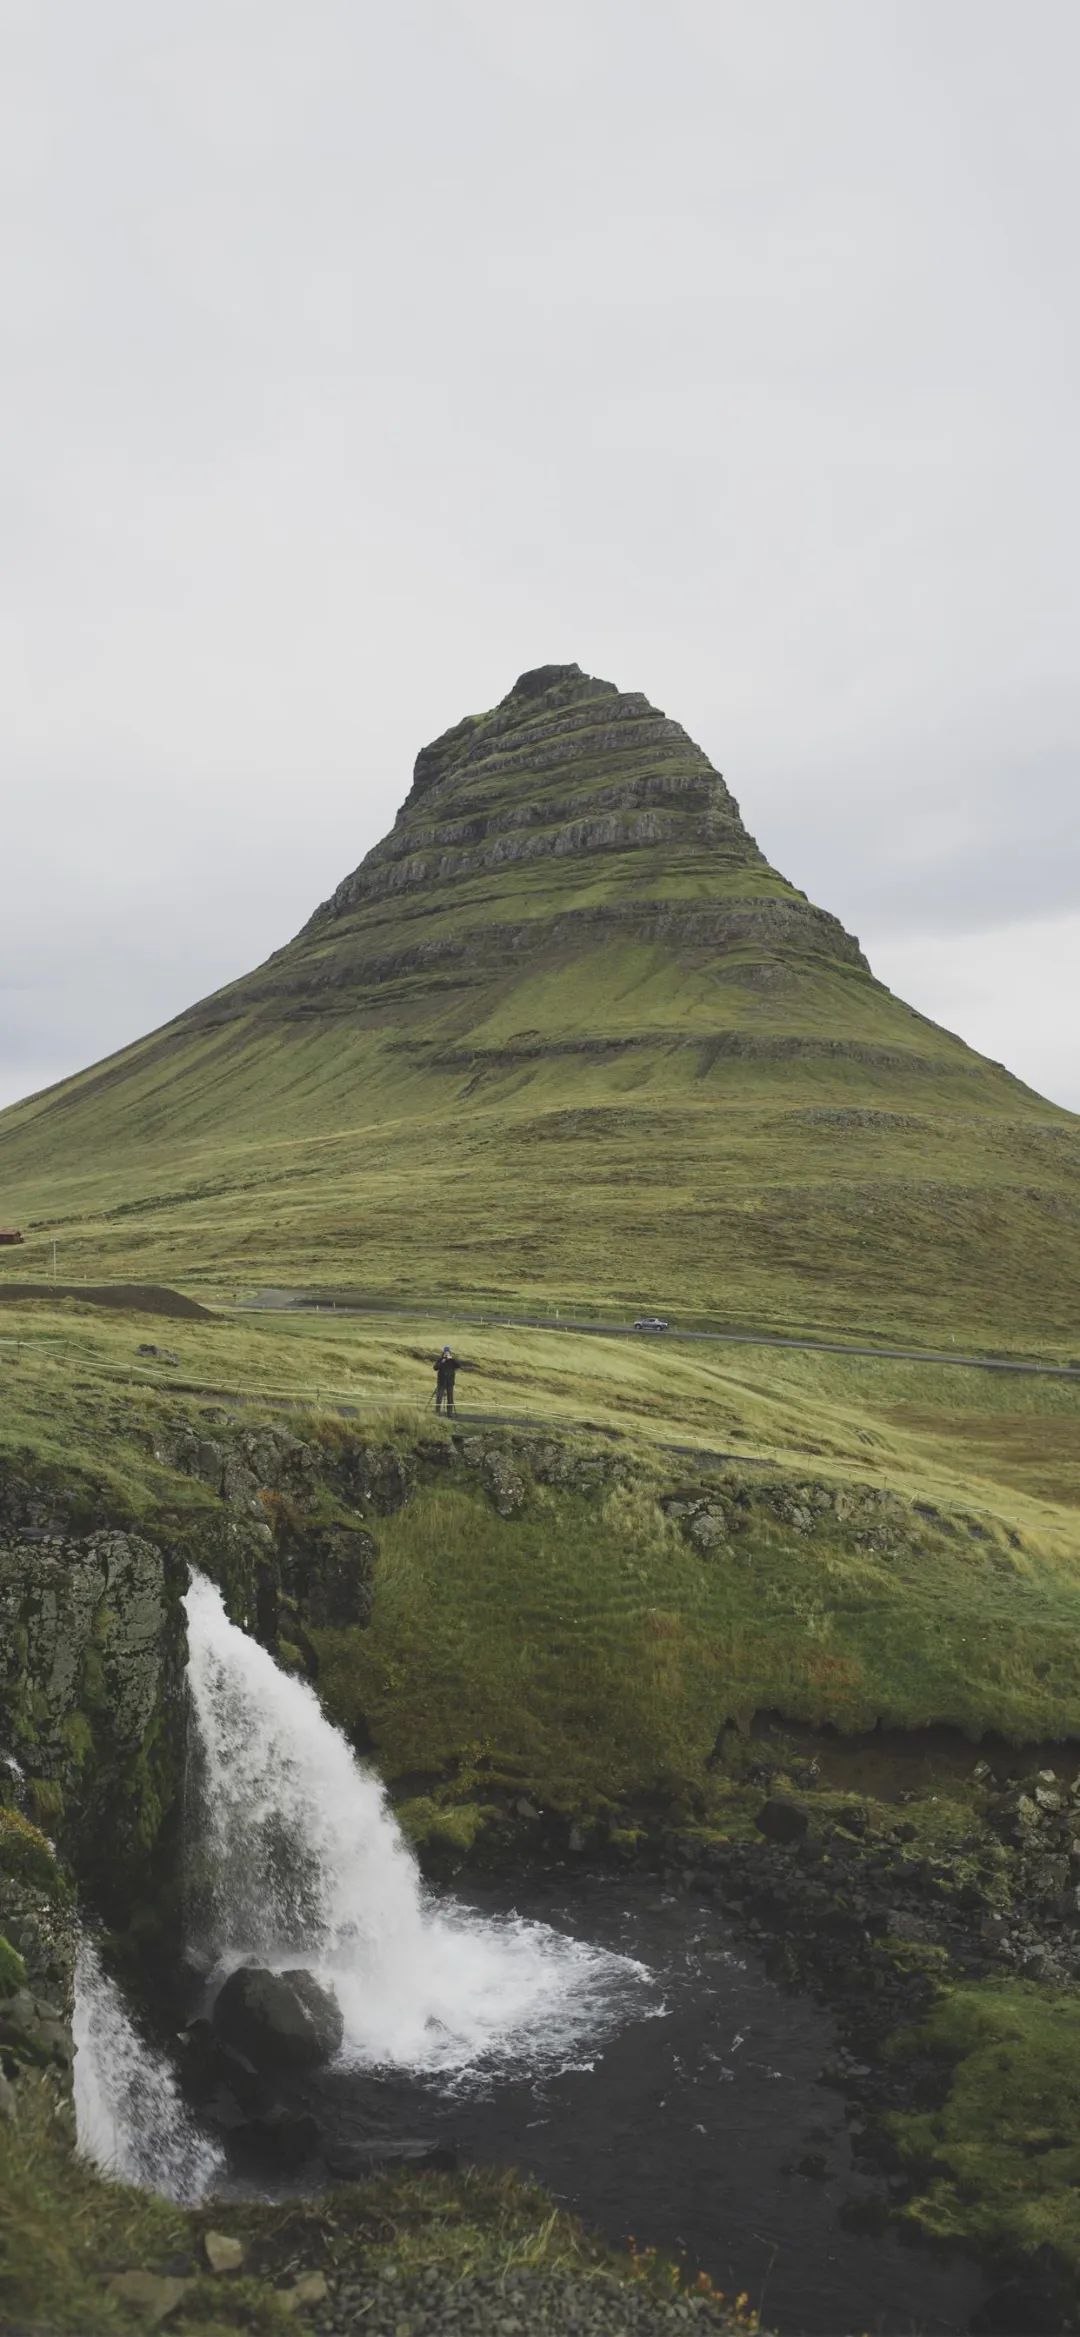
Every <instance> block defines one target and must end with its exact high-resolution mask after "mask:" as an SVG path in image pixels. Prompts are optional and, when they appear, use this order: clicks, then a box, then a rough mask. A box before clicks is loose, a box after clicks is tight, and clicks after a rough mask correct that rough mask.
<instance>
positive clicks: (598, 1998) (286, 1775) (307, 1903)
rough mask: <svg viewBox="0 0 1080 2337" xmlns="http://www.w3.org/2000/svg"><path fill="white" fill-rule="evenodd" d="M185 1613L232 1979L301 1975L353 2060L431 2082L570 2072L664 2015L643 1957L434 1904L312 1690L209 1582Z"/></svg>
mask: <svg viewBox="0 0 1080 2337" xmlns="http://www.w3.org/2000/svg"><path fill="white" fill-rule="evenodd" d="M185 1607H186V1611H187V1619H188V1682H189V1687H190V1692H191V1703H192V1710H193V1714H194V1730H195V1744H194V1746H193V1764H192V1768H193V1790H192V1801H193V1807H192V1809H191V1812H190V1825H189V1833H190V1836H191V1858H192V1866H193V1903H194V1913H195V1922H196V1926H197V1928H198V1930H199V1931H200V1932H201V1934H202V1936H201V1939H200V1940H199V1943H198V1944H199V1945H200V1946H201V1947H202V1948H203V1950H204V1952H205V1953H207V1954H208V1955H209V1956H210V1958H211V1960H212V1962H213V1964H214V1966H215V1970H216V1975H217V1976H218V1977H221V1976H223V1975H224V1974H226V1973H227V1972H229V1971H231V1970H232V1969H233V1968H234V1967H235V1966H236V1965H237V1964H240V1963H245V1962H256V1963H260V1964H268V1965H270V1966H271V1967H276V1968H279V1969H280V1968H284V1967H287V1966H288V1965H290V1964H293V1965H295V1964H298V1963H303V1964H304V1965H306V1966H307V1967H308V1968H309V1969H311V1970H312V1971H314V1972H316V1973H317V1974H318V1976H319V1978H320V1979H322V1980H324V1981H325V1982H326V1983H327V1984H328V1985H329V1986H330V1987H332V1988H333V1990H334V1992H335V1994H336V1996H337V1998H338V2002H339V2004H340V2006H341V2010H342V2013H343V2016H344V2020H345V2044H344V2047H343V2054H344V2057H345V2059H346V2060H347V2061H350V2062H352V2063H354V2064H367V2065H369V2066H372V2065H382V2066H388V2065H389V2066H395V2067H398V2068H403V2069H412V2070H416V2071H432V2072H435V2071H440V2072H453V2071H464V2070H466V2069H469V2068H477V2067H479V2066H483V2067H485V2068H490V2066H491V2064H492V2062H493V2061H501V2062H504V2063H505V2062H506V2061H517V2062H528V2063H529V2064H532V2065H535V2064H536V2063H537V2062H547V2063H551V2062H552V2061H555V2062H562V2063H565V2062H566V2061H567V2060H568V2059H570V2058H572V2057H574V2056H575V2054H577V2053H579V2052H580V2050H581V2048H582V2047H583V2045H584V2044H585V2042H586V2040H590V2039H593V2038H595V2037H597V2036H598V2035H599V2034H600V2033H602V2032H603V2031H605V2030H609V2029H610V2028H611V2027H612V2026H613V2025H614V2024H615V2023H616V2022H618V2021H621V2020H622V2019H623V2018H625V2016H626V2014H627V2012H628V2011H631V2010H633V2011H635V2012H636V2013H637V2014H638V2015H639V2017H640V2016H641V2015H642V2014H643V2013H646V2012H652V2011H655V2010H658V2009H659V2007H658V2005H657V2003H656V2001H655V1998H654V1995H653V1991H652V1987H651V1983H650V1979H649V1975H648V1973H647V1972H646V1971H645V1970H644V1969H643V1967H642V1966H641V1965H639V1964H635V1963H633V1962H631V1961H630V1960H629V1959H628V1958H625V1957H622V1956H616V1955H612V1954H610V1953H608V1952H606V1951H604V1950H601V1949H599V1948H594V1947H590V1946H588V1945H586V1944H584V1943H582V1942H580V1941H577V1940H573V1939H569V1938H567V1937H566V1936H565V1935H564V1934H562V1933H559V1932H556V1931H554V1930H551V1929H549V1928H548V1927H547V1926H545V1925H543V1924H536V1923H525V1922H522V1921H520V1920H518V1919H516V1918H511V1919H509V1920H505V1921H489V1920H486V1919H484V1918H482V1917H480V1916H479V1915H477V1914H475V1913H473V1912H470V1911H469V1910H468V1909H466V1908H464V1907H460V1906H458V1905H456V1904H455V1903H454V1902H452V1901H444V1902H442V1903H438V1902H435V1901H434V1900H432V1899H431V1898H430V1897H429V1896H428V1894H427V1893H426V1892H425V1890H424V1888H423V1886H422V1884H421V1880H420V1875H419V1870H418V1868H417V1865H416V1861H415V1859H414V1857H413V1855H412V1853H411V1851H410V1850H409V1849H408V1847H407V1845H406V1843H405V1841H404V1840H403V1838H402V1835H401V1832H400V1830H399V1828H398V1826H397V1824H396V1822H395V1820H394V1817H393V1815H392V1813H391V1811H390V1809H389V1807H388V1805H387V1801H386V1796H385V1793H384V1791H383V1787H382V1785H381V1783H380V1781H379V1779H378V1778H377V1777H376V1776H375V1775H373V1773H372V1771H371V1770H370V1769H367V1768H365V1767H364V1766H363V1764H362V1763H361V1762H359V1761H358V1760H357V1759H356V1757H355V1755H354V1754H353V1753H352V1751H351V1750H350V1748H349V1746H348V1745H347V1744H346V1742H345V1739H344V1737H343V1736H342V1735H341V1734H340V1732H339V1731H338V1730H337V1729H335V1728H333V1727H332V1726H331V1724H330V1722H329V1721H328V1720H327V1718H326V1716H325V1714H324V1713H323V1711H322V1709H321V1707H320V1705H319V1701H318V1698H317V1696H316V1695H315V1692H314V1690H313V1689H312V1688H311V1687H310V1686H309V1685H308V1683H307V1682H306V1681H304V1680H300V1679H297V1678H296V1677H295V1676H294V1675H292V1674H290V1673H287V1672H282V1671H279V1669H278V1667H277V1665H276V1664H275V1662H274V1661H273V1658H272V1657H271V1656H270V1655H268V1654H267V1652H266V1650H265V1648H263V1647H260V1646H259V1645H258V1643H257V1642H256V1641H255V1640H253V1639H250V1638H248V1636H247V1634H246V1633H245V1632H243V1631H240V1630H238V1629H237V1627H236V1625H235V1624H233V1623H230V1622H229V1619H228V1617H227V1615H226V1613H225V1608H224V1605H223V1603H222V1599H221V1594H220V1592H219V1591H218V1590H217V1589H216V1588H215V1586H214V1584H213V1583H211V1582H208V1581H207V1580H206V1579H205V1577H203V1576H201V1575H198V1574H196V1575H194V1576H193V1578H192V1583H191V1588H190V1590H189V1592H188V1594H187V1598H186V1600H185Z"/></svg>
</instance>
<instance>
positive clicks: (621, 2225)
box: [307, 1874, 985, 2337]
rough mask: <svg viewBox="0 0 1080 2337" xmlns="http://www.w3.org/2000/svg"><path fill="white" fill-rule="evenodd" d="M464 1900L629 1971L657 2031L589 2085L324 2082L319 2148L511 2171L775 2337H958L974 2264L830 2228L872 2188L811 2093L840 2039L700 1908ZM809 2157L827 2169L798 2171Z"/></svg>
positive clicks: (536, 1891)
mask: <svg viewBox="0 0 1080 2337" xmlns="http://www.w3.org/2000/svg"><path fill="white" fill-rule="evenodd" d="M469 1903H470V1904H471V1905H474V1906H476V1907H477V1908H479V1909H480V1910H481V1911H482V1912H484V1913H485V1914H506V1913H508V1912H510V1911H512V1910H516V1911H517V1912H518V1913H520V1914H521V1915H523V1916H526V1917H530V1918H534V1919H536V1920H540V1921H543V1922H545V1923H548V1924H551V1925H552V1926H554V1927H555V1928H556V1929H560V1930H565V1931H567V1932H569V1933H571V1934H573V1935H574V1936H575V1937H576V1938H579V1939H588V1940H592V1941H595V1942H596V1943H597V1944H599V1945H602V1946H605V1947H609V1948H613V1949H617V1950H619V1951H621V1952H622V1953H624V1954H627V1955H630V1956H633V1957H635V1958H637V1959H638V1960H639V1961H641V1962H643V1963H645V1964H646V1965H648V1966H649V1968H650V1969H651V1971H652V1972H653V1973H654V1974H655V1975H656V1976H657V1978H658V1980H659V1982H660V1984H661V2000H662V2003H663V2006H664V2010H663V2012H662V2013H661V2014H660V2015H659V2016H658V2017H653V2018H648V2019H646V2018H632V2019H631V2020H629V2021H628V2022H627V2024H626V2025H625V2026H623V2027H622V2028H621V2030H619V2031H618V2032H617V2033H616V2034H614V2035H612V2036H610V2037H608V2038H607V2039H606V2040H604V2041H603V2042H602V2043H601V2044H599V2045H598V2046H597V2047H596V2048H595V2049H591V2050H590V2051H589V2053H588V2056H587V2057H588V2060H589V2062H590V2065H589V2066H576V2067H568V2068H564V2069H561V2070H559V2069H551V2068H549V2069H546V2070H543V2071H541V2072H538V2073H537V2072H533V2073H530V2072H529V2071H528V2070H527V2069H524V2068H521V2067H519V2068H517V2069H514V2068H510V2069H504V2070H502V2071H494V2072H490V2073H488V2074H487V2075H486V2076H485V2074H484V2073H483V2072H477V2071H473V2072H472V2073H470V2075H469V2077H468V2078H467V2079H465V2080H462V2079H460V2078H459V2079H456V2080H446V2079H442V2080H438V2079H430V2080H428V2079H417V2078H402V2077H400V2076H397V2075H394V2074H392V2073H390V2074H384V2073H382V2072H365V2073H357V2072H354V2073H352V2074H348V2073H338V2072H334V2071H328V2072H327V2073H325V2075H323V2076H322V2077H321V2078H320V2079H319V2080H318V2081H312V2082H311V2086H310V2090H309V2092H308V2095H307V2099H308V2101H309V2103H310V2106H311V2107H312V2108H313V2109H315V2110H316V2112H317V2114H318V2117H319V2119H320V2122H321V2123H322V2125H323V2128H324V2131H325V2133H326V2135H327V2137H328V2141H329V2144H330V2147H331V2148H333V2147H334V2146H348V2145H349V2144H357V2143H370V2142H371V2141H372V2140H373V2139H385V2138H394V2137H398V2138H405V2137H416V2136H423V2137H430V2138H433V2139H438V2140H441V2141H446V2142H452V2143H453V2144H455V2145H456V2147H457V2149H458V2151H459V2152H460V2155H461V2157H462V2159H464V2160H470V2161H474V2162H476V2163H478V2164H481V2165H483V2164H487V2165H492V2164H494V2165H511V2166H516V2167H518V2168H520V2169H522V2170H523V2171H524V2172H527V2173H529V2174H531V2175H533V2176H535V2177H537V2178H538V2179H539V2181H540V2182H542V2183H543V2184H544V2186H545V2187H546V2188H547V2189H548V2190H549V2191H550V2192H551V2193H552V2194H553V2196H554V2197H555V2198H556V2199H557V2200H558V2201H559V2202H560V2203H561V2204H563V2205H564V2206H566V2207H568V2208H570V2209H572V2210H574V2211H575V2212H577V2213H578V2214H580V2215H582V2216H583V2217H584V2218H585V2219H586V2221H587V2222H589V2223H590V2224H592V2225H593V2226H595V2227H596V2228H598V2229H599V2230H600V2231H601V2232H603V2233H604V2234H605V2235H606V2236H607V2238H608V2239H610V2240H611V2241H614V2242H615V2243H617V2244H622V2243H625V2241H626V2240H627V2239H628V2238H629V2237H630V2236H631V2235H633V2237H634V2238H635V2240H636V2242H637V2244H638V2245H639V2246H640V2247H646V2246H657V2247H659V2248H661V2249H664V2250H672V2251H675V2252H677V2253H678V2254H679V2255H680V2256H683V2257H684V2258H685V2260H686V2264H687V2266H688V2268H689V2269H690V2271H691V2272H696V2271H698V2270H703V2271H705V2272H707V2273H708V2274H709V2275H710V2276H711V2278H712V2280H713V2281H714V2283H715V2284H716V2286H717V2287H718V2288H720V2289H722V2290H724V2291H725V2292H726V2293H727V2294H728V2295H729V2296H732V2295H736V2294H738V2293H739V2292H740V2291H742V2290H746V2291H747V2292H748V2294H749V2297H750V2300H751V2302H752V2303H753V2304H754V2305H756V2306H757V2307H758V2309H759V2311H760V2312H761V2314H762V2317H763V2320H764V2321H765V2323H766V2326H768V2327H771V2328H774V2329H777V2330H779V2331H780V2332H782V2337H797V2333H800V2332H803V2333H806V2337H841V2333H844V2337H848V2333H851V2337H858V2333H859V2332H867V2333H872V2337H915V2333H918V2337H951V2333H953V2332H956V2333H962V2332H965V2331H966V2330H967V2327H968V2321H969V2317H970V2315H971V2313H972V2312H973V2310H974V2309H975V2308H976V2306H977V2305H978V2304H979V2302H980V2300H981V2298H982V2297H983V2295H984V2294H985V2283H984V2281H983V2279H982V2276H981V2275H980V2273H979V2271H978V2270H977V2268H976V2267H975V2266H974V2265H973V2263H971V2262H970V2261H969V2260H968V2259H966V2258H963V2257H959V2256H949V2257H946V2256H943V2255H940V2254H938V2253H937V2252H936V2251H932V2250H930V2249H927V2248H923V2247H920V2246H918V2245H915V2244H906V2243H905V2242H904V2241H902V2240H901V2239H899V2238H898V2237H897V2236H895V2235H894V2234H893V2233H888V2234H886V2235H875V2236H872V2237H871V2236H868V2235H867V2234H866V2232H865V2231H864V2232H859V2231H857V2230H851V2229H848V2228H847V2227H846V2225H845V2223H844V2221H843V2220H841V2215H840V2211H841V2209H842V2208H845V2207H850V2204H851V2203H852V2202H853V2201H858V2200H872V2199H874V2198H879V2197H880V2196H881V2190H880V2186H879V2185H876V2184H875V2183H874V2182H873V2181H871V2180H870V2179H869V2178H868V2177H867V2176H866V2175H865V2174H862V2173H860V2172H859V2170H858V2169H857V2167H856V2166H855V2164H854V2161H853V2157H852V2151H851V2145H850V2143H849V2139H848V2128H847V2121H846V2117H845V2109H844V2102H843V2098H842V2095H841V2094H840V2093H839V2092H838V2091H837V2090H835V2089H834V2088H833V2087H831V2086H829V2085H828V2084H823V2083H821V2082H820V2074H821V2071H822V2068H823V2065H825V2064H827V2063H829V2062H830V2061H831V2060H832V2059H833V2058H834V2056H835V2054H836V2052H837V2049H838V2043H837V2037H836V2030H835V2026H834V2024H833V2022H832V2020H831V2019H830V2018H829V2016H828V2015H827V2014H826V2013H824V2012H823V2011H821V2010H820V2009H819V2008H818V2007H817V2006H815V2005H814V2004H813V2003H811V2002H810V2001H809V2000H808V1999H807V1998H806V1997H804V1996H799V1995H794V1994H789V1993H788V1992H787V1991H786V1990H784V1989H782V1988H780V1987H778V1986H776V1985H775V1984H774V1983H773V1982H772V1981H771V1980H770V1979H769V1977H768V1975H767V1973H766V1972H765V1970H764V1968H763V1966H762V1964H761V1962H760V1961H759V1960H758V1959H757V1958H756V1957H755V1956H753V1955H752V1954H751V1953H749V1952H748V1951H747V1949H746V1948H745V1947H743V1946H741V1945H739V1944H738V1943H737V1942H736V1940H735V1938H734V1935H733V1934H732V1933H730V1932H729V1931H728V1930H726V1928H725V1926H724V1923H723V1920H722V1918H721V1917H720V1916H719V1915H718V1914H717V1912H716V1911H715V1909H714V1908H713V1907H711V1906H704V1907H703V1906H701V1905H699V1904H695V1903H694V1902H693V1901H692V1900H690V1899H689V1898H687V1897H684V1896H681V1895H674V1894H672V1895H665V1894H664V1893H663V1892H662V1891H661V1890H660V1889H659V1888H658V1886H657V1885H656V1884H655V1883H649V1882H645V1881H640V1880H632V1879H629V1880H623V1879H621V1878H618V1877H611V1878H595V1877H594V1878H589V1879H584V1878H583V1879H578V1878H577V1877H575V1876H573V1875H563V1874H556V1875H548V1876H546V1877H543V1878H530V1880H529V1881H528V1882H527V1883H520V1882H519V1883H517V1884H515V1885H514V1886H513V1888H511V1887H510V1886H500V1887H498V1888H492V1889H490V1890H488V1891H477V1890H471V1891H470V1893H469ZM582 2058H583V2059H584V2058H585V2056H582ZM808 2159H809V2160H812V2161H814V2162H815V2165H816V2166H817V2167H819V2168H820V2167H821V2165H822V2163H823V2169H824V2171H823V2172H817V2173H809V2172H806V2171H800V2161H804V2160H808Z"/></svg>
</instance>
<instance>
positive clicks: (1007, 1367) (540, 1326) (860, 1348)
mask: <svg viewBox="0 0 1080 2337" xmlns="http://www.w3.org/2000/svg"><path fill="white" fill-rule="evenodd" d="M331 1310H333V1312H334V1313H335V1314H339V1315H345V1314H348V1315H407V1314H410V1313H414V1314H421V1313H422V1314H423V1318H424V1319H425V1320H430V1318H431V1316H432V1315H433V1314H436V1313H437V1314H438V1316H439V1320H440V1322H444V1323H446V1324H447V1326H448V1327H449V1326H451V1325H453V1326H454V1327H455V1328H457V1327H458V1326H459V1325H461V1324H468V1325H470V1326H472V1327H473V1328H474V1329H476V1328H482V1327H485V1326H487V1325H497V1326H498V1327H499V1328H500V1329H502V1330H511V1331H575V1332H580V1333H582V1334H583V1335H584V1336H585V1337H587V1338H591V1339H651V1340H661V1339H663V1340H671V1339H681V1340H685V1341H689V1340H698V1341H702V1342H705V1343H707V1344H711V1345H713V1346H719V1347H783V1348H791V1349H794V1350H795V1351H796V1352H798V1353H800V1354H809V1355H864V1356H870V1357H871V1358H873V1357H877V1358H878V1359H882V1358H883V1359H884V1360H885V1361H887V1362H894V1363H938V1364H940V1363H947V1364H955V1365H956V1366H957V1367H958V1368H959V1369H961V1370H964V1371H1020V1372H1028V1373H1033V1374H1041V1375H1043V1376H1044V1377H1046V1378H1049V1379H1074V1380H1078V1381H1080V1363H1075V1364H1073V1363H1029V1362H1021V1361H1020V1360H1019V1359H1015V1358H1013V1357H1012V1356H1007V1355H965V1354H962V1353H958V1352H957V1350H956V1348H955V1347H946V1348H934V1347H874V1346H871V1345H870V1344H869V1343H866V1344H864V1343H862V1342H859V1343H856V1342H854V1341H851V1340H843V1339H792V1338H788V1337H786V1336H784V1335H783V1334H782V1333H781V1332H778V1331H680V1330H679V1329H678V1328H677V1327H676V1326H674V1325H673V1326H672V1328H671V1329H670V1330H668V1331H635V1330H634V1328H633V1325H632V1324H631V1323H595V1322H587V1321H581V1322H579V1321H577V1320H576V1319H575V1318H574V1317H572V1316H569V1315H560V1316H559V1317H558V1319H557V1320H553V1319H552V1317H551V1316H550V1315H501V1314H485V1315H480V1314H453V1313H450V1312H448V1311H447V1310H446V1309H445V1308H441V1307H437V1306H434V1305H433V1306H430V1307H425V1308H423V1309H422V1310H421V1309H419V1308H409V1307H393V1306H389V1305H386V1306H382V1305H377V1304H375V1303H372V1302H369V1303H368V1304H365V1303H364V1301H363V1300H358V1299H340V1300H339V1299H332V1298H325V1299H313V1298H302V1297H301V1298H298V1297H296V1295H295V1294H294V1293H293V1292H290V1291H285V1290H268V1291H264V1292H262V1293H261V1295H260V1296H259V1298H257V1299H255V1300H253V1301H252V1302H251V1306H250V1309H249V1308H248V1307H247V1306H246V1305H245V1312H247V1311H253V1312H256V1313H261V1312H263V1311H266V1312H268V1313H282V1312H290V1313H299V1314H312V1313H316V1314H318V1313H329V1312H330V1311H331Z"/></svg>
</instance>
